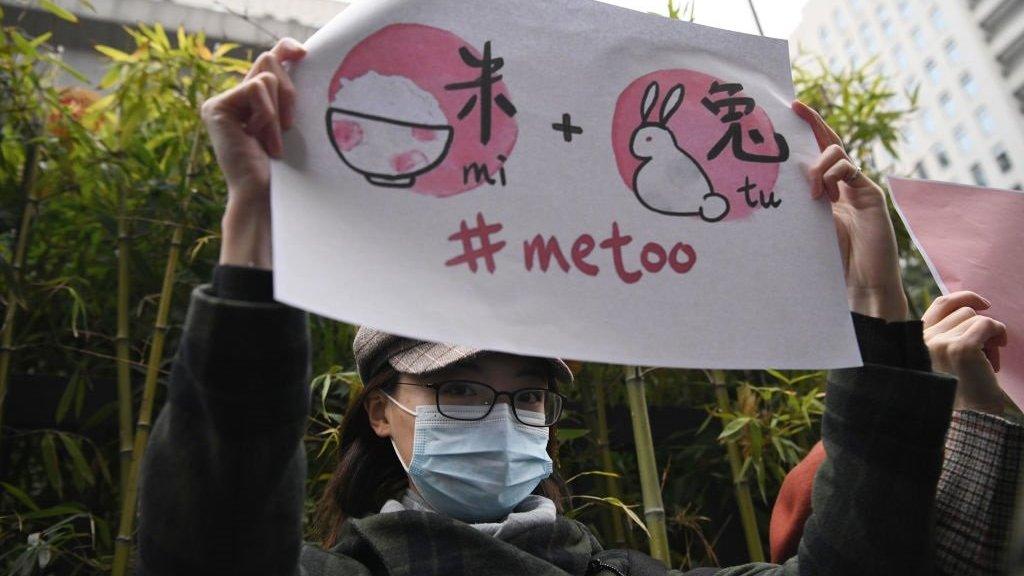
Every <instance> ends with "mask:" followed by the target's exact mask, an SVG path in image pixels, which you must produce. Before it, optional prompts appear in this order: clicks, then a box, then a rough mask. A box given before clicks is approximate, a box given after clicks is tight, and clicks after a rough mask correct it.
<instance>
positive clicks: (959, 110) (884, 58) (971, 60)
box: [790, 0, 1024, 190]
mask: <svg viewBox="0 0 1024 576" xmlns="http://www.w3.org/2000/svg"><path fill="white" fill-rule="evenodd" d="M790 45H791V51H792V56H793V57H794V59H798V58H800V57H804V56H821V57H822V58H823V59H824V61H825V62H827V63H828V65H829V66H832V67H842V66H849V65H850V64H853V65H855V66H857V65H863V64H865V63H866V62H868V61H871V60H872V59H874V61H875V63H876V64H875V66H877V68H876V69H877V71H878V72H879V73H881V74H882V75H883V76H885V77H886V78H887V79H888V80H889V82H890V86H891V87H892V88H893V89H895V90H896V91H897V92H904V91H911V90H913V89H914V88H915V87H917V86H919V87H920V93H919V99H918V107H919V110H918V112H917V113H916V114H915V115H914V117H913V118H912V120H911V122H910V123H909V124H908V125H907V127H906V130H905V132H904V136H905V140H904V142H902V143H901V144H900V146H899V149H898V151H899V153H900V154H899V156H900V158H899V160H898V161H896V162H895V164H894V165H893V166H892V168H891V170H892V172H893V173H896V174H904V175H906V174H913V175H915V176H917V177H919V178H929V179H933V180H943V181H947V182H957V183H961V184H976V185H980V186H990V187H994V188H1016V189H1018V190H1020V189H1022V188H1024V0H810V1H809V2H808V3H807V5H806V7H805V8H804V14H803V20H802V22H801V23H800V26H799V27H798V28H797V29H796V30H795V31H794V33H793V35H792V36H791V38H790ZM883 168H884V166H883Z"/></svg>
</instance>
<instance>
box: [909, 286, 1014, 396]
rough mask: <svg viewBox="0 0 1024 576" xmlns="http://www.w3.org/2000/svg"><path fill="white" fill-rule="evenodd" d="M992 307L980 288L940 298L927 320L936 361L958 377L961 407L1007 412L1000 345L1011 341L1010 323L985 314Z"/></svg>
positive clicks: (928, 340)
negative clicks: (1008, 334) (1008, 337)
mask: <svg viewBox="0 0 1024 576" xmlns="http://www.w3.org/2000/svg"><path fill="white" fill-rule="evenodd" d="M989 307H991V304H989V302H988V300H986V299H984V298H982V297H981V296H979V295H978V294H975V293H974V292H968V291H963V292H954V293H952V294H949V295H947V296H941V297H939V298H936V299H935V301H934V302H932V305H931V306H929V307H928V310H927V311H925V313H924V315H923V316H922V317H921V320H922V321H923V323H924V341H925V344H927V345H928V353H929V355H930V356H931V358H932V365H933V367H934V368H935V370H937V371H939V372H946V373H947V374H952V375H953V376H956V377H957V387H956V401H955V404H954V407H955V408H956V409H957V410H974V411H977V412H988V413H991V414H1002V413H1003V406H1004V403H1005V401H1006V396H1005V395H1004V394H1003V392H1002V390H1001V389H1000V388H999V382H998V381H997V380H996V372H998V371H999V364H1000V361H999V348H1000V347H1002V346H1005V345H1006V325H1004V324H1003V323H1002V322H999V321H998V320H995V319H993V318H989V317H988V316H981V315H980V314H978V311H979V310H986V309H988V308H989Z"/></svg>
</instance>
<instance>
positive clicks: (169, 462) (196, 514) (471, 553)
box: [137, 267, 955, 576]
mask: <svg viewBox="0 0 1024 576" xmlns="http://www.w3.org/2000/svg"><path fill="white" fill-rule="evenodd" d="M271 286H272V284H271V276H270V273H269V272H261V271H257V270H248V269H242V268H231V267H219V268H218V269H217V270H216V271H215V276H214V286H213V287H211V286H201V287H199V288H197V289H196V290H195V291H194V292H193V294H192V302H191V305H190V308H189V312H188V317H187V320H186V323H185V328H184V333H183V335H182V339H181V343H180V345H179V348H178V354H177V356H176V357H175V359H174V364H173V368H172V374H171V382H170V387H169V395H168V401H167V403H166V405H165V407H164V409H163V411H162V412H161V414H160V416H159V418H158V420H157V422H156V425H155V427H154V429H153V434H152V438H151V440H150V448H149V450H147V453H146V458H145V461H144V463H143V474H142V486H141V491H142V493H141V501H142V503H141V507H140V523H139V532H138V536H137V537H138V544H139V558H138V561H137V562H138V573H140V574H146V575H183V574H188V575H205V574H211V575H213V574H216V575H218V576H221V575H225V574H255V575H264V574H265V575H272V574H273V575H288V576H293V575H297V574H306V575H308V576H370V575H373V576H377V575H391V576H404V575H409V576H434V575H436V576H442V575H443V576H452V575H458V574H469V575H472V576H511V575H525V576H570V575H572V576H598V575H601V576H615V575H625V574H630V575H634V576H653V575H657V576H667V575H669V574H679V573H678V572H676V571H671V570H669V569H667V568H666V567H665V566H664V565H662V564H661V563H660V562H657V561H655V560H652V559H651V558H649V557H647V556H646V555H644V554H642V553H639V552H635V551H625V550H611V551H606V550H602V548H601V546H600V544H599V543H598V541H597V540H596V538H594V536H593V535H592V534H591V533H590V532H589V531H588V530H587V529H586V528H585V527H584V526H583V525H582V524H579V523H577V522H575V521H572V520H569V519H566V518H560V519H559V520H558V521H557V522H555V523H554V524H552V525H550V526H549V527H547V528H545V529H537V530H532V531H530V532H529V533H528V534H525V535H523V536H522V537H520V538H518V539H516V540H513V541H511V542H504V541H500V540H498V539H496V538H493V537H490V536H487V535H484V534H482V533H480V532H478V531H477V530H475V529H474V528H472V527H470V526H468V525H466V524H462V523H460V522H458V521H455V520H451V519H448V518H445V517H443V516H441V515H438V514H432V513H425V512H416V511H406V512H398V513H393V514H378V515H374V516H370V517H367V518H362V519H355V520H349V521H348V522H347V523H346V525H345V526H344V529H343V536H342V538H341V539H340V541H339V543H338V545H337V546H335V547H334V548H332V549H331V550H322V549H320V548H318V547H315V546H311V545H304V544H303V542H302V516H303V500H304V486H305V475H306V469H305V466H306V460H305V452H304V450H303V448H302V435H303V432H304V429H305V423H306V418H307V415H308V409H309V401H310V398H309V387H308V382H309V370H310V369H309V353H310V351H309V338H308V326H307V319H306V315H305V314H304V313H303V312H301V311H299V310H295V309H292V308H289V307H287V306H284V305H281V304H277V303H275V302H274V301H273V300H272V293H271V292H272V288H271ZM855 324H856V326H857V331H858V341H859V342H860V345H861V349H862V352H863V355H864V357H865V361H866V362H867V364H866V365H865V366H864V367H863V368H858V369H850V370H841V371H836V372H833V373H832V374H831V375H830V378H831V381H830V384H829V393H828V397H827V400H826V414H825V418H824V421H823V425H822V428H823V437H824V442H825V446H826V450H827V452H828V455H829V456H828V458H827V459H826V460H825V463H824V464H823V465H822V466H821V468H820V470H819V472H818V475H817V477H816V480H815V488H814V494H813V508H814V513H813V514H812V515H811V517H810V519H809V520H808V522H807V525H806V529H805V531H804V537H803V540H802V541H801V543H800V551H799V555H798V557H797V558H794V559H792V560H790V561H789V562H787V563H786V564H785V565H783V566H774V565H768V564H751V565H745V566H739V567H735V568H727V569H702V570H704V571H703V572H700V573H701V574H717V575H719V576H740V575H771V576H781V575H794V576H795V575H797V574H801V575H805V576H807V575H817V574H821V575H828V576H844V575H847V574H849V575H854V574H856V575H864V574H901V575H903V574H922V575H924V574H932V573H933V572H932V564H931V562H932V556H933V542H932V540H931V537H930V534H931V530H930V524H929V523H930V518H931V515H932V512H933V505H934V494H935V488H936V483H937V481H938V478H939V471H940V467H941V463H942V446H943V439H944V436H945V434H946V430H947V428H948V426H949V418H950V414H951V411H952V402H953V395H954V392H955V381H954V380H952V379H950V378H947V377H943V376H940V375H936V374H933V373H931V372H930V370H929V368H930V367H929V366H928V362H927V352H926V350H925V349H924V344H923V341H922V337H921V327H920V324H919V323H899V324H889V325H886V324H885V323H884V322H881V321H875V320H873V319H867V318H863V317H855ZM922 351H924V352H922ZM696 573H697V572H694V574H696Z"/></svg>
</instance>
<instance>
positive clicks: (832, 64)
mask: <svg viewBox="0 0 1024 576" xmlns="http://www.w3.org/2000/svg"><path fill="white" fill-rule="evenodd" d="M828 69H829V70H831V71H832V73H833V74H838V73H839V72H840V71H842V69H843V67H842V66H841V65H840V64H839V58H836V57H835V56H830V57H829V59H828Z"/></svg>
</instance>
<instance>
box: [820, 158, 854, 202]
mask: <svg viewBox="0 0 1024 576" xmlns="http://www.w3.org/2000/svg"><path fill="white" fill-rule="evenodd" d="M856 174H857V167H856V166H854V165H853V162H850V161H849V160H848V159H846V158H843V159H842V160H840V161H838V162H836V163H835V164H833V165H832V167H831V168H829V169H828V170H826V171H825V175H824V176H823V177H822V178H821V182H822V185H823V186H824V187H825V190H826V192H827V193H828V197H829V199H830V200H832V201H833V202H837V201H838V200H839V183H840V182H846V181H847V180H849V179H850V178H851V177H853V176H854V175H856Z"/></svg>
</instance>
